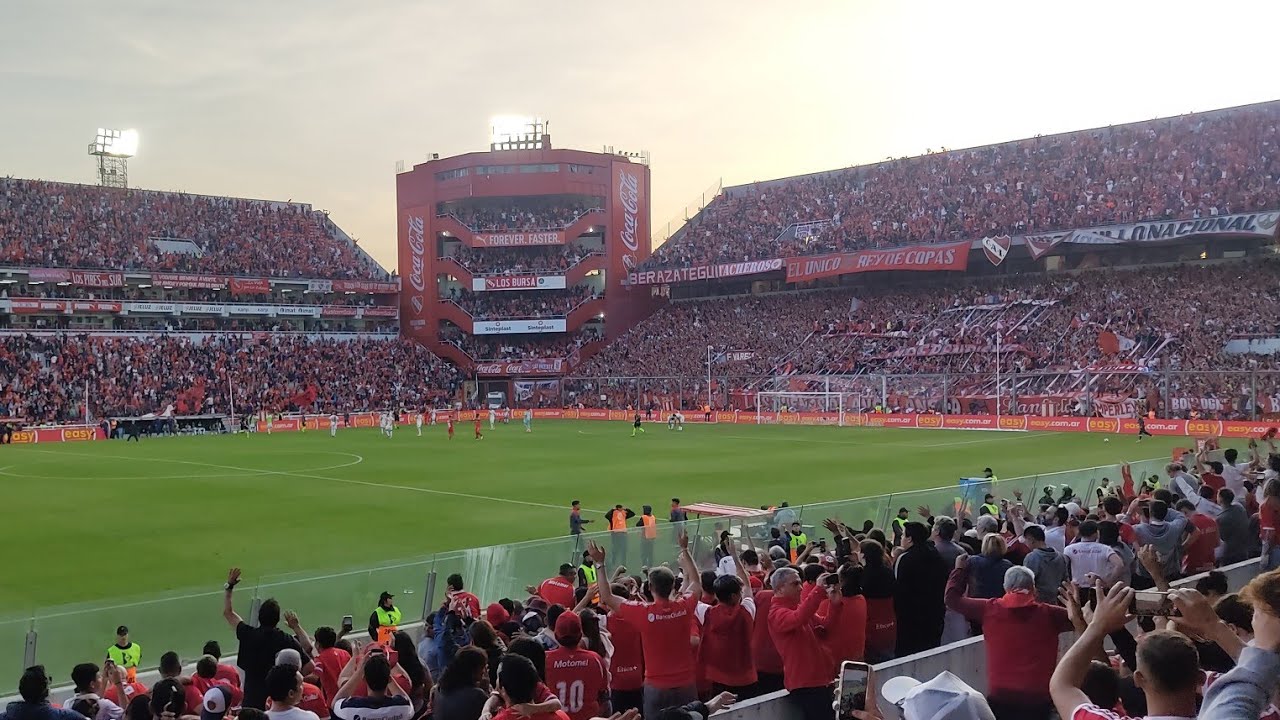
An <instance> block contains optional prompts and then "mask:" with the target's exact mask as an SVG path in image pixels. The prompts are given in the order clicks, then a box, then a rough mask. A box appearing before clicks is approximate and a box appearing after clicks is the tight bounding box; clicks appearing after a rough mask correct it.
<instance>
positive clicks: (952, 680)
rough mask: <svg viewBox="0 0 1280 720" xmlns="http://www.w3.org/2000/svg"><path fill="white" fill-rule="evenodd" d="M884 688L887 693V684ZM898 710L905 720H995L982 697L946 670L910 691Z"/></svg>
mask: <svg viewBox="0 0 1280 720" xmlns="http://www.w3.org/2000/svg"><path fill="white" fill-rule="evenodd" d="M890 682H892V681H890ZM885 685H886V689H887V686H888V685H889V683H885ZM901 706H902V714H903V717H904V718H905V719H906V720H995V717H996V716H995V714H994V713H992V712H991V706H990V705H988V704H987V699H986V698H985V697H983V696H982V694H981V693H979V692H978V691H977V690H974V689H973V688H971V687H969V686H968V685H966V684H965V682H964V681H963V680H961V679H960V678H958V677H956V676H955V675H952V674H951V673H950V672H948V671H946V670H944V671H942V672H941V673H939V674H938V676H937V677H935V678H934V679H932V680H930V681H928V682H924V683H918V684H917V685H915V686H914V687H912V688H911V690H910V691H909V692H908V693H907V694H906V697H904V698H903V699H902V702H901Z"/></svg>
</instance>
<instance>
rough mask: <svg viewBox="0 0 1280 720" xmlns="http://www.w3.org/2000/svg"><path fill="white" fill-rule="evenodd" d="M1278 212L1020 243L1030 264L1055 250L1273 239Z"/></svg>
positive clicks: (1041, 236) (1042, 236) (1103, 229)
mask: <svg viewBox="0 0 1280 720" xmlns="http://www.w3.org/2000/svg"><path fill="white" fill-rule="evenodd" d="M1278 223H1280V211H1274V210H1273V211H1269V212H1254V213H1237V214H1235V215H1216V216H1214V217H1207V218H1196V219H1193V220H1150V221H1147V222H1139V223H1127V224H1122V225H1103V226H1100V227H1092V228H1085V229H1082V230H1070V231H1067V232H1055V233H1036V234H1034V235H1026V236H1024V237H1023V242H1025V243H1026V245H1027V252H1029V253H1030V254H1031V258H1032V259H1033V260H1039V259H1040V258H1041V257H1043V256H1044V255H1046V254H1048V253H1049V252H1050V251H1052V250H1053V249H1054V248H1056V247H1057V246H1059V245H1061V244H1063V243H1066V244H1069V245H1121V244H1125V243H1150V242H1162V241H1167V240H1181V239H1183V238H1190V237H1210V238H1211V237H1243V238H1258V239H1264V240H1265V239H1266V238H1270V237H1275V234H1276V225H1277V224H1278Z"/></svg>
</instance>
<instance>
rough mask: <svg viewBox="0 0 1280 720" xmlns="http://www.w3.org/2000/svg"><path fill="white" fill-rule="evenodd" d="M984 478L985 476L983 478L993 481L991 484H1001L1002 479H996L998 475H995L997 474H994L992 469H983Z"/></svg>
mask: <svg viewBox="0 0 1280 720" xmlns="http://www.w3.org/2000/svg"><path fill="white" fill-rule="evenodd" d="M982 476H983V477H985V478H986V479H988V480H990V481H991V482H993V483H997V482H1000V478H998V477H996V474H995V473H993V472H991V468H983V469H982Z"/></svg>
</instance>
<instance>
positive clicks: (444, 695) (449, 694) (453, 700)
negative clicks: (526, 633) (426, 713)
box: [431, 647, 491, 720]
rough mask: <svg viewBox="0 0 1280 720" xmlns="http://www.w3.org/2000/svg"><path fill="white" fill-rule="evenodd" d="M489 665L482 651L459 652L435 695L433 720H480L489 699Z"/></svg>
mask: <svg viewBox="0 0 1280 720" xmlns="http://www.w3.org/2000/svg"><path fill="white" fill-rule="evenodd" d="M488 665H489V661H488V658H487V657H486V655H485V653H484V651H483V650H481V649H480V648H477V647H464V648H461V649H459V650H458V654H456V655H454V656H453V662H451V663H449V666H448V667H446V668H445V670H444V674H442V675H441V676H440V682H439V684H437V685H436V687H435V691H434V692H433V693H432V700H431V716H432V720H478V718H479V717H480V713H481V711H483V710H484V704H485V702H486V701H487V700H488V699H489V688H490V687H491V685H490V684H489V675H490V673H489V668H488Z"/></svg>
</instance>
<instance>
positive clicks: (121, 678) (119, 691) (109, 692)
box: [102, 664, 151, 708]
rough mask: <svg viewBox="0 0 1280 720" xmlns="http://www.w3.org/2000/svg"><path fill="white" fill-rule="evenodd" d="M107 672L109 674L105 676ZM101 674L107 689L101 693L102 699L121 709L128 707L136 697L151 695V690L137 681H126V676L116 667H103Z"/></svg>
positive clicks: (110, 665)
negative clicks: (104, 678) (105, 681)
mask: <svg viewBox="0 0 1280 720" xmlns="http://www.w3.org/2000/svg"><path fill="white" fill-rule="evenodd" d="M108 672H110V673H111V674H107V673H108ZM103 674H104V676H105V677H106V680H107V688H106V690H105V691H104V692H103V693H102V697H104V698H106V699H107V700H110V701H111V702H113V703H115V704H117V705H119V706H120V707H122V708H127V707H129V703H131V702H133V699H134V698H136V697H147V696H148V695H150V694H151V690H150V689H148V688H147V686H146V685H143V684H142V683H140V682H138V681H137V680H129V681H126V679H125V678H126V677H127V675H128V674H127V672H126V671H125V669H124V668H122V667H120V666H118V665H115V664H109V665H104V666H103ZM122 696H123V697H122Z"/></svg>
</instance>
